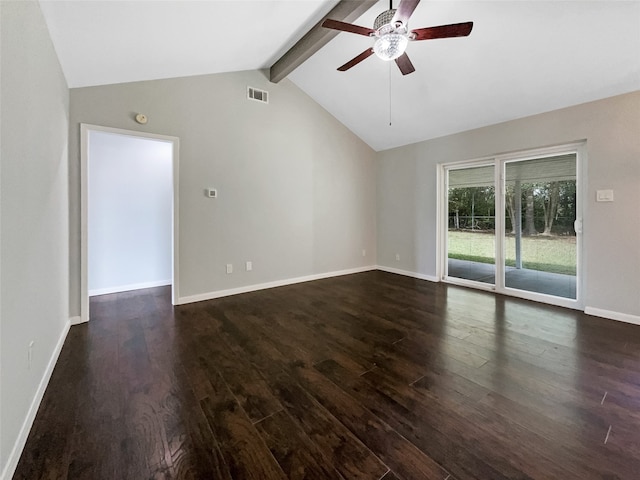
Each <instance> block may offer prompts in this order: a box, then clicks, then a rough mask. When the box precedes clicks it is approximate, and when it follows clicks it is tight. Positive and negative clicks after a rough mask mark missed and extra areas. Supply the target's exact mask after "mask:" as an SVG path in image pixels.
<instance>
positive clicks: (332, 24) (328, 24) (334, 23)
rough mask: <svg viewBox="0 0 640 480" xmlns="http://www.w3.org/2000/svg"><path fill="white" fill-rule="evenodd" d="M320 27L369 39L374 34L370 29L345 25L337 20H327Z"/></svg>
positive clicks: (349, 24) (350, 24)
mask: <svg viewBox="0 0 640 480" xmlns="http://www.w3.org/2000/svg"><path fill="white" fill-rule="evenodd" d="M322 26H323V27H325V28H331V29H333V30H340V31H341V32H349V33H357V34H358V35H364V36H365V37H369V36H371V35H372V34H374V33H376V31H375V30H373V29H372V28H367V27H361V26H360V25H354V24H352V23H345V22H341V21H339V20H331V19H330V18H327V19H326V20H325V21H324V22H323V23H322Z"/></svg>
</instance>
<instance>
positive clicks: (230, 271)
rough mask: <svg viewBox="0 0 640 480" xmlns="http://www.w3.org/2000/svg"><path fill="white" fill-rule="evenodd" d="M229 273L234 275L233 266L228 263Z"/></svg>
mask: <svg viewBox="0 0 640 480" xmlns="http://www.w3.org/2000/svg"><path fill="white" fill-rule="evenodd" d="M227 273H233V265H232V264H231V263H227Z"/></svg>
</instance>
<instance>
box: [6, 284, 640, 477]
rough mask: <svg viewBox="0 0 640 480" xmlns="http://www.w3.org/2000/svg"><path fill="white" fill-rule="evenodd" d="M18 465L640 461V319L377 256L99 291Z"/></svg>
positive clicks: (297, 471) (43, 473)
mask: <svg viewBox="0 0 640 480" xmlns="http://www.w3.org/2000/svg"><path fill="white" fill-rule="evenodd" d="M91 311H92V320H91V322H89V323H88V324H85V325H79V326H74V327H72V328H71V330H70V332H69V335H68V338H67V340H66V342H65V345H64V348H63V350H62V353H61V355H60V359H59V361H58V364H57V365H56V368H55V371H54V373H53V376H52V378H51V382H50V384H49V386H48V388H47V392H46V394H45V397H44V400H43V402H42V405H41V407H40V410H39V412H38V415H37V418H36V421H35V424H34V426H33V428H32V431H31V433H30V435H29V438H28V441H27V445H26V447H25V449H24V452H23V454H22V457H21V459H20V462H19V465H18V468H17V471H16V473H15V476H14V479H28V480H34V479H70V480H71V479H73V480H79V479H91V480H102V479H118V480H123V479H124V480H127V479H131V480H139V479H216V480H217V479H234V480H235V479H256V480H270V479H296V480H298V479H343V480H344V479H370V480H379V479H384V480H395V479H404V480H414V479H431V480H445V479H448V480H475V479H478V480H506V479H527V480H528V479H541V480H552V479H562V480H572V479H575V480H589V479H607V480H614V479H619V480H622V479H628V480H637V479H640V327H637V326H633V325H627V324H622V323H618V322H614V321H611V320H604V319H599V318H595V317H590V316H586V315H584V314H582V313H580V312H574V311H570V310H565V309H561V308H556V307H550V306H545V305H540V304H536V303H533V302H527V301H523V300H518V299H513V298H508V297H502V296H499V295H498V296H496V295H492V294H489V293H485V292H480V291H474V290H469V289H464V288H461V287H456V286H451V285H445V284H437V283H430V282H426V281H421V280H415V279H411V278H406V277H401V276H398V275H393V274H389V273H383V272H375V271H374V272H367V273H361V274H356V275H349V276H344V277H337V278H332V279H327V280H320V281H315V282H309V283H303V284H298V285H292V286H287V287H281V288H276V289H270V290H263V291H259V292H254V293H248V294H243V295H237V296H232V297H226V298H222V299H217V300H212V301H208V302H201V303H196V304H190V305H185V306H180V307H175V308H174V307H172V306H171V304H170V292H169V289H168V288H156V289H149V290H141V291H137V292H129V293H122V294H114V295H105V296H101V297H94V298H93V299H92V301H91Z"/></svg>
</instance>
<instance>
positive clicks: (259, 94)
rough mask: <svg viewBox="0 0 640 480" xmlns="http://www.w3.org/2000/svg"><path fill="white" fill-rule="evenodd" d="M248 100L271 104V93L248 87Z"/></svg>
mask: <svg viewBox="0 0 640 480" xmlns="http://www.w3.org/2000/svg"><path fill="white" fill-rule="evenodd" d="M247 98H248V99H250V100H255V101H256V102H262V103H269V92H267V91H266V90H260V89H257V88H253V87H247Z"/></svg>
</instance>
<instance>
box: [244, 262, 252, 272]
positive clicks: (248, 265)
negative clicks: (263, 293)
mask: <svg viewBox="0 0 640 480" xmlns="http://www.w3.org/2000/svg"><path fill="white" fill-rule="evenodd" d="M246 267H247V272H250V271H251V270H253V263H252V262H247V265H246Z"/></svg>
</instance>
